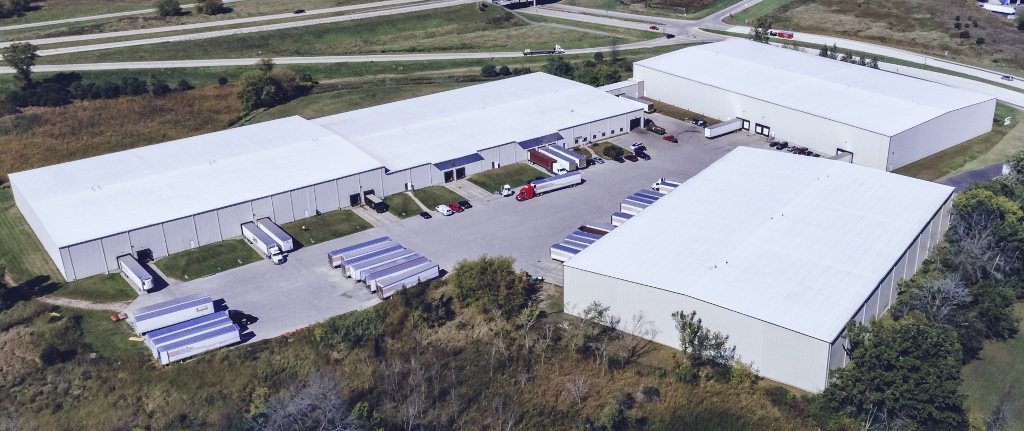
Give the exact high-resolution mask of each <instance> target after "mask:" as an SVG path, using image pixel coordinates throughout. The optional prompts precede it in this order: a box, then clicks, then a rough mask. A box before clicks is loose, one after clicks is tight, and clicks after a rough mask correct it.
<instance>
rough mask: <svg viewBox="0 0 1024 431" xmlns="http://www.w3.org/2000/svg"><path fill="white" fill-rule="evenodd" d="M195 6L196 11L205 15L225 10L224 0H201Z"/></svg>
mask: <svg viewBox="0 0 1024 431" xmlns="http://www.w3.org/2000/svg"><path fill="white" fill-rule="evenodd" d="M195 7H196V13H201V14H203V15H217V14H220V13H224V12H225V9H224V1H223V0H199V1H197V2H196V6H195Z"/></svg>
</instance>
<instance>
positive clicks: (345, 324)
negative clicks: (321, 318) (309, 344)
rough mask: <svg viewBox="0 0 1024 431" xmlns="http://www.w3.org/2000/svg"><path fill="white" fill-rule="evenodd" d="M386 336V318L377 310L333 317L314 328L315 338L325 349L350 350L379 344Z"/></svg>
mask: <svg viewBox="0 0 1024 431" xmlns="http://www.w3.org/2000/svg"><path fill="white" fill-rule="evenodd" d="M382 335H384V318H383V316H381V314H380V312H378V311H377V310H376V309H372V308H371V309H366V310H361V311H353V312H351V313H346V314H342V315H340V316H336V317H332V318H330V319H328V320H327V321H325V322H323V323H321V324H319V325H316V326H315V327H314V328H313V337H314V338H315V339H316V340H317V341H318V342H320V343H321V344H322V345H324V346H325V347H329V348H330V347H337V346H338V345H341V344H344V345H346V346H348V347H350V348H354V347H358V346H361V345H363V344H366V343H370V342H374V343H375V342H377V341H378V340H379V339H380V337H381V336H382Z"/></svg>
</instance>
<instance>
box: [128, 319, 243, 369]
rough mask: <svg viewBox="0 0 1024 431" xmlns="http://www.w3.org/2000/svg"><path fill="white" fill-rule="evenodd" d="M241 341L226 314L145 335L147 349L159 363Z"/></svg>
mask: <svg viewBox="0 0 1024 431" xmlns="http://www.w3.org/2000/svg"><path fill="white" fill-rule="evenodd" d="M240 341H241V333H240V331H239V328H238V325H235V324H234V323H233V322H232V321H231V318H230V317H229V316H228V312H227V311H221V312H219V313H214V314H209V315H206V316H203V317H199V318H195V319H191V320H188V321H185V322H181V323H178V324H175V325H172V326H168V327H166V328H163V329H158V330H156V331H153V332H150V333H148V334H146V340H145V342H146V347H149V350H150V351H151V352H152V353H153V357H154V358H156V359H157V360H159V361H160V363H161V364H163V365H167V364H170V363H171V362H174V361H180V360H183V359H187V358H190V357H192V356H195V355H198V354H200V353H203V352H208V351H210V350H214V349H217V348H220V347H224V346H228V345H231V344H234V343H238V342H240Z"/></svg>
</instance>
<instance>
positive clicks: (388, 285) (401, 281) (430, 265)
mask: <svg viewBox="0 0 1024 431" xmlns="http://www.w3.org/2000/svg"><path fill="white" fill-rule="evenodd" d="M440 275H441V268H440V267H439V266H437V264H436V263H434V262H431V261H429V260H428V261H426V262H424V263H422V264H420V265H417V266H415V267H413V268H409V269H407V270H405V271H402V272H398V273H395V274H391V275H389V276H386V277H381V278H378V279H377V280H375V281H374V284H375V286H374V291H376V292H377V297H378V298H380V299H387V298H388V297H390V296H391V295H394V294H395V292H398V291H399V290H402V289H405V288H407V287H410V286H415V285H416V284H417V283H419V282H422V281H427V280H431V279H434V278H437V277H438V276H440Z"/></svg>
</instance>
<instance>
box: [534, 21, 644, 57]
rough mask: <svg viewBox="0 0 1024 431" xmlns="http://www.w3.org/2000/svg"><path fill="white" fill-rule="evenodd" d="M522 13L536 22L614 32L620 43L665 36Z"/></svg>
mask: <svg viewBox="0 0 1024 431" xmlns="http://www.w3.org/2000/svg"><path fill="white" fill-rule="evenodd" d="M520 15H522V16H524V17H525V18H526V19H528V20H530V21H533V22H536V23H543V24H558V25H566V26H569V27H575V28H582V29H586V30H593V31H599V32H602V33H607V34H613V35H616V36H618V37H620V38H621V39H620V40H619V43H630V42H638V41H641V40H651V39H657V38H660V37H664V36H662V35H661V33H655V32H653V31H643V30H634V29H631V28H622V27H613V26H609V25H601V24H591V23H587V22H581V21H571V20H567V19H559V18H552V17H549V16H544V15H535V14H532V13H520ZM548 49H550V48H548Z"/></svg>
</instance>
